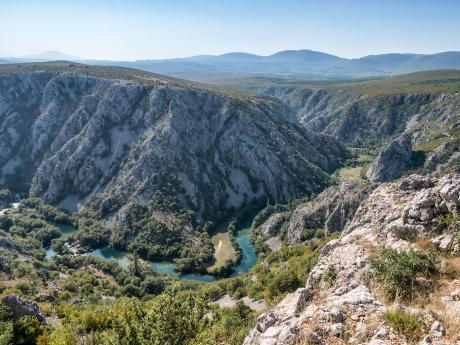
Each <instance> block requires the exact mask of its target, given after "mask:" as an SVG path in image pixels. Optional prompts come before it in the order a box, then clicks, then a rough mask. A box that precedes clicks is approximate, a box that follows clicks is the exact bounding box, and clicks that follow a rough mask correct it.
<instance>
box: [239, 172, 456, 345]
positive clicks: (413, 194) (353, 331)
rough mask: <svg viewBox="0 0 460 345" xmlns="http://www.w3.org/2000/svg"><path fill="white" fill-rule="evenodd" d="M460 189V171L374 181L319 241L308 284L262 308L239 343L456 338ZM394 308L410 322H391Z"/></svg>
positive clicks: (395, 341)
mask: <svg viewBox="0 0 460 345" xmlns="http://www.w3.org/2000/svg"><path fill="white" fill-rule="evenodd" d="M459 191H460V176H459V175H446V176H444V177H443V178H440V179H433V178H427V177H421V176H417V175H411V176H410V177H408V178H405V179H402V180H400V181H398V182H395V183H386V184H382V185H381V186H379V187H378V188H376V189H375V190H374V191H373V192H372V193H371V194H370V195H369V196H368V198H366V199H364V200H363V202H362V203H361V205H360V207H359V208H358V210H357V211H356V213H355V214H354V217H353V219H352V220H351V221H350V222H348V223H347V225H346V226H345V228H344V229H343V233H342V236H341V237H340V239H338V240H333V241H331V242H329V244H327V245H326V246H325V247H324V248H323V249H322V251H321V255H320V257H319V259H318V262H317V264H316V266H315V267H314V268H313V269H312V271H311V272H310V275H309V278H308V282H307V286H306V288H303V289H299V290H297V291H296V292H295V293H292V294H289V295H288V296H287V297H286V298H285V299H284V300H283V301H282V302H281V303H280V304H279V305H277V306H276V307H275V308H274V309H272V310H270V311H268V312H266V313H264V314H262V315H261V316H260V317H259V318H258V321H257V326H256V327H255V328H254V329H253V331H252V332H251V333H250V335H249V336H248V337H247V338H246V340H245V342H244V344H246V345H249V344H273V345H274V344H283V345H287V344H299V343H302V344H303V343H307V344H310V343H314V344H345V343H346V344H350V343H351V344H358V343H359V344H375V345H377V344H407V343H412V342H413V341H415V340H417V339H419V340H420V339H422V338H423V337H424V336H427V337H426V338H425V340H424V343H423V344H431V343H433V344H455V343H456V341H458V338H457V336H458V333H457V330H458V326H459V323H458V317H459V314H458V313H459V310H460V309H458V303H459V302H458V299H457V298H458V297H457V296H458V289H457V290H456V288H458V278H459V275H460V271H459V270H458V267H457V266H455V265H456V263H457V262H458V255H459V254H460V251H459V248H460V247H459V245H460V244H459V242H458V223H455V222H456V221H457V220H458V215H459V211H460V200H459ZM446 219H455V221H453V222H446ZM449 224H450V225H449ZM452 225H455V226H452ZM430 245H431V246H432V247H431V249H430ZM427 250H431V251H430V252H427ZM390 255H391V256H390ZM382 259H383V260H382ZM423 265H426V266H423ZM452 265H453V266H452ZM422 267H423V268H422ZM443 267H444V269H443ZM447 267H452V268H447ZM398 269H401V270H402V271H398ZM385 274H386V275H385ZM382 276H383V277H384V279H382ZM391 284H394V285H391ZM419 298H421V300H419ZM395 301H396V302H398V303H400V304H399V305H395V306H393V302H395ZM395 310H397V311H398V312H399V313H400V314H399V315H402V316H405V315H416V316H415V317H414V316H412V318H413V319H414V320H415V321H413V322H414V323H415V325H416V326H415V327H413V328H411V329H409V328H404V327H409V326H408V324H404V323H403V322H404V321H403V320H402V321H401V323H400V324H398V323H392V322H391V319H390V318H388V317H387V316H388V315H394V314H392V313H395ZM385 313H386V314H385ZM385 315H386V316H385ZM385 320H386V322H385ZM406 322H408V321H406ZM398 326H399V327H400V328H398Z"/></svg>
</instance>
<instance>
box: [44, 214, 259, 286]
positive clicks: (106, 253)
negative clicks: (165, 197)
mask: <svg viewBox="0 0 460 345" xmlns="http://www.w3.org/2000/svg"><path fill="white" fill-rule="evenodd" d="M251 222H252V218H248V219H246V220H245V221H243V222H242V224H241V226H240V230H239V231H238V233H237V238H236V240H237V243H238V245H239V246H240V248H241V251H242V257H241V260H240V262H239V263H238V265H236V267H235V269H234V272H233V274H232V277H236V276H238V275H241V274H243V273H246V272H248V271H249V270H250V269H251V268H252V267H253V266H254V265H255V264H256V262H257V253H256V251H255V250H254V247H253V246H252V243H251ZM53 225H54V226H57V227H58V228H59V229H60V230H61V234H62V236H66V235H69V234H71V233H73V232H75V231H76V229H75V228H74V227H72V226H70V225H62V224H55V223H53ZM55 255H56V253H55V252H54V250H53V249H52V248H49V249H48V250H47V251H46V257H47V258H52V257H53V256H55ZM83 255H90V256H96V257H100V258H103V259H106V260H115V261H117V262H118V264H119V265H120V266H121V267H123V268H127V267H128V266H129V264H130V263H131V259H130V257H129V253H128V252H125V251H122V250H118V249H115V248H113V247H103V248H98V249H95V250H93V251H91V252H88V253H85V254H83ZM149 263H150V265H151V266H152V268H153V269H154V270H155V271H156V272H160V273H166V274H170V275H176V276H179V275H178V273H176V272H175V266H174V264H173V263H172V262H169V261H150V262H149ZM180 279H182V280H199V281H202V282H211V281H214V280H216V279H219V278H218V277H216V276H213V275H211V274H200V273H189V274H182V275H180Z"/></svg>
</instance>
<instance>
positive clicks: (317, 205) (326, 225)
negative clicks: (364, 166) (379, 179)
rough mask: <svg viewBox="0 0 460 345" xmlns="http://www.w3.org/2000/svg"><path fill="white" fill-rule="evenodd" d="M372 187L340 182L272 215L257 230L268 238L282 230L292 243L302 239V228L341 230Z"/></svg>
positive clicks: (286, 239) (309, 229)
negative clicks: (285, 210) (289, 209)
mask: <svg viewBox="0 0 460 345" xmlns="http://www.w3.org/2000/svg"><path fill="white" fill-rule="evenodd" d="M372 188H373V186H372V185H363V184H356V183H352V182H342V183H341V184H340V185H338V186H333V187H329V188H327V189H326V190H324V191H323V192H322V193H320V194H319V195H318V196H317V197H316V198H313V199H312V200H311V201H309V202H306V203H302V204H300V205H299V206H297V207H296V208H295V209H294V210H293V211H292V212H283V213H275V214H273V215H272V216H270V217H269V218H268V219H267V220H266V221H265V222H264V223H263V224H262V225H261V226H260V227H258V228H257V229H256V232H257V233H258V234H260V235H262V236H264V237H271V236H274V235H278V234H279V233H281V232H282V231H284V232H285V234H284V235H285V241H286V242H287V243H291V244H292V243H299V242H301V241H303V240H304V238H303V236H305V231H312V232H314V230H316V229H324V231H325V233H326V234H327V235H328V234H331V233H333V232H336V231H341V230H342V229H343V228H344V227H345V226H346V224H347V222H348V221H350V220H351V219H352V218H353V215H354V213H355V212H356V210H357V209H358V207H359V205H360V204H361V202H362V201H363V200H364V199H365V198H366V197H367V195H368V194H369V193H370V192H371V190H372Z"/></svg>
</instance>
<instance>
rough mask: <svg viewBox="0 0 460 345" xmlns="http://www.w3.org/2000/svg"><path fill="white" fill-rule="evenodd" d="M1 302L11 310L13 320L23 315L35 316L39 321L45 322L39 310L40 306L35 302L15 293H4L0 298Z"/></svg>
mask: <svg viewBox="0 0 460 345" xmlns="http://www.w3.org/2000/svg"><path fill="white" fill-rule="evenodd" d="M1 303H3V304H4V305H6V306H7V307H8V308H9V309H10V310H11V312H12V314H13V318H14V319H15V320H18V319H20V318H21V317H23V316H35V317H36V318H37V320H38V321H40V322H41V323H43V324H45V323H46V321H45V317H44V316H43V314H42V313H41V312H40V308H39V307H38V304H37V303H35V302H31V301H27V300H25V299H22V298H21V297H18V296H15V295H5V296H3V297H2V298H1Z"/></svg>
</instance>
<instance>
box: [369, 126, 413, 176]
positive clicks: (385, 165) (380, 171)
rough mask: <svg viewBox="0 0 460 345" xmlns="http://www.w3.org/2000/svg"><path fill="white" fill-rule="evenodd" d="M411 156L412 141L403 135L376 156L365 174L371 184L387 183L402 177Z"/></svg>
mask: <svg viewBox="0 0 460 345" xmlns="http://www.w3.org/2000/svg"><path fill="white" fill-rule="evenodd" d="M411 156H412V140H411V137H410V136H409V135H407V134H404V135H402V136H400V137H398V138H396V139H395V140H393V141H392V142H391V143H390V145H388V147H386V148H385V149H384V150H383V151H382V152H380V154H379V155H378V156H377V158H376V159H375V161H374V162H373V163H372V164H371V166H370V167H369V169H368V170H367V172H366V176H367V178H368V179H369V181H371V182H388V181H392V180H395V179H397V178H399V177H401V176H402V174H403V173H404V172H405V171H406V170H407V169H408V168H409V166H410V163H411Z"/></svg>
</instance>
